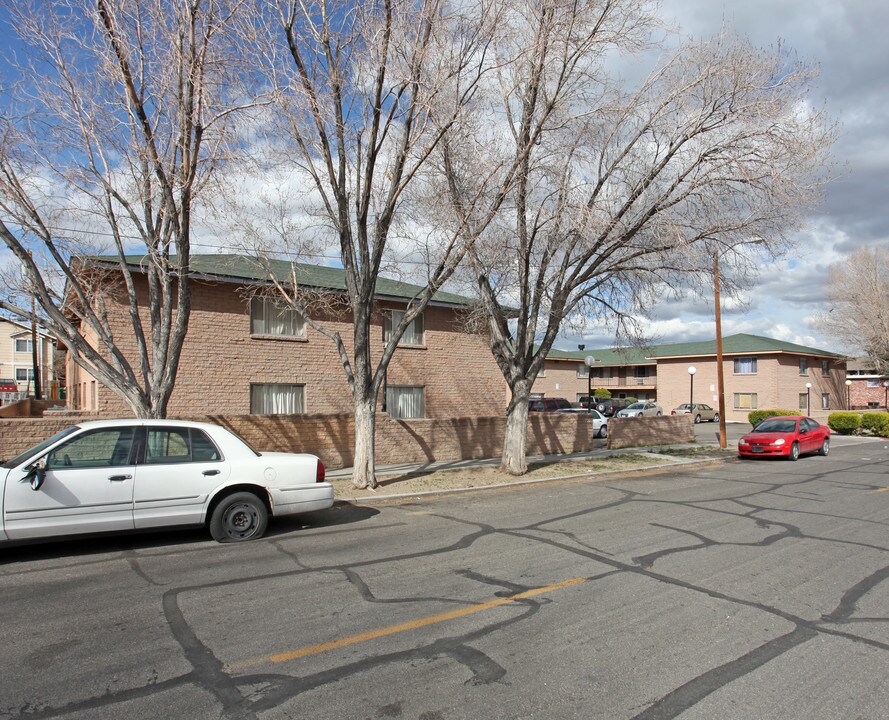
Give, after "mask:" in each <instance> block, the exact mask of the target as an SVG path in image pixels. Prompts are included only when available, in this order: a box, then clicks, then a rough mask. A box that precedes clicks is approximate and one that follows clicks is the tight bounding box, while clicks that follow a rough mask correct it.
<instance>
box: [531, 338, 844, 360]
mask: <svg viewBox="0 0 889 720" xmlns="http://www.w3.org/2000/svg"><path fill="white" fill-rule="evenodd" d="M722 352H723V354H725V355H742V354H744V353H751V354H761V353H790V354H794V355H820V356H822V357H826V358H839V357H843V356H842V355H839V354H837V353H832V352H828V351H827V350H819V349H818V348H813V347H806V346H805V345H796V344H795V343H790V342H784V341H783V340H775V339H774V338H770V337H763V336H760V335H748V334H746V333H739V334H737V335H728V336H727V337H724V338H723V339H722ZM587 355H592V356H593V357H594V358H596V367H609V366H615V365H654V364H655V363H656V362H657V359H658V358H668V357H698V356H701V355H704V356H706V355H716V340H715V339H714V340H707V341H704V342H693V343H671V344H666V345H653V346H652V347H649V348H636V347H629V348H591V349H589V350H583V351H580V350H550V352H549V354H548V355H547V358H548V359H550V360H575V361H578V362H583V359H584V358H585V357H586V356H587Z"/></svg>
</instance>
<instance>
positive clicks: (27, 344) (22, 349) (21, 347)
mask: <svg viewBox="0 0 889 720" xmlns="http://www.w3.org/2000/svg"><path fill="white" fill-rule="evenodd" d="M33 349H34V345H33V343H32V341H31V340H16V341H15V351H16V352H17V353H29V352H32V351H33Z"/></svg>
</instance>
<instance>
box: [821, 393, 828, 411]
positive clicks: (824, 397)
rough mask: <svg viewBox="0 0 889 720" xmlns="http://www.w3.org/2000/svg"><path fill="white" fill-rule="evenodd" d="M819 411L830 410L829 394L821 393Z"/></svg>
mask: <svg viewBox="0 0 889 720" xmlns="http://www.w3.org/2000/svg"><path fill="white" fill-rule="evenodd" d="M821 409H822V410H830V393H821Z"/></svg>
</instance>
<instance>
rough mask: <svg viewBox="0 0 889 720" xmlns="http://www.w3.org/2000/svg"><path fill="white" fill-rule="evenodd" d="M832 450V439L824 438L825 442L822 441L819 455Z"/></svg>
mask: <svg viewBox="0 0 889 720" xmlns="http://www.w3.org/2000/svg"><path fill="white" fill-rule="evenodd" d="M829 452H830V440H829V439H828V438H824V442H823V443H821V448H820V449H819V450H818V454H819V455H827V453H829Z"/></svg>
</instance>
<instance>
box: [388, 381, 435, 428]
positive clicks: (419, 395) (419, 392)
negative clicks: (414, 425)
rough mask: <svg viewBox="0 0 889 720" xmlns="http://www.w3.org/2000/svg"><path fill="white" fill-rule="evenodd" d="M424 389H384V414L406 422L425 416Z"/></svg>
mask: <svg viewBox="0 0 889 720" xmlns="http://www.w3.org/2000/svg"><path fill="white" fill-rule="evenodd" d="M425 395H426V389H425V388H423V387H399V386H397V385H390V386H389V387H388V388H386V412H388V413H389V417H391V418H395V419H403V420H408V419H410V418H421V417H425V416H426V397H425Z"/></svg>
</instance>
